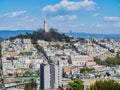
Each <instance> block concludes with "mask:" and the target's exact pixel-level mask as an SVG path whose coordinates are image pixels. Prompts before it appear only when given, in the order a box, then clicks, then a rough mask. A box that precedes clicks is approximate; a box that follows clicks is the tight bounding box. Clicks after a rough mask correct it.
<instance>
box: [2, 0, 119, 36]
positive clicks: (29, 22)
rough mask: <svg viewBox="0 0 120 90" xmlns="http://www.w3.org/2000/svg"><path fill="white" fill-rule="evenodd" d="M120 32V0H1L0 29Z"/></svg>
mask: <svg viewBox="0 0 120 90" xmlns="http://www.w3.org/2000/svg"><path fill="white" fill-rule="evenodd" d="M44 18H46V19H47V20H48V27H49V28H50V27H53V28H56V29H58V31H60V32H69V31H70V30H72V31H73V32H85V33H86V32H87V33H105V34H109V33H111V34H112V33H114V34H116V33H117V34H119V33H120V0H0V30H37V29H38V28H42V27H43V20H44Z"/></svg>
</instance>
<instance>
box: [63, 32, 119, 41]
mask: <svg viewBox="0 0 120 90" xmlns="http://www.w3.org/2000/svg"><path fill="white" fill-rule="evenodd" d="M64 34H66V35H70V36H73V37H75V38H78V37H79V38H112V39H120V34H94V33H74V32H72V33H64Z"/></svg>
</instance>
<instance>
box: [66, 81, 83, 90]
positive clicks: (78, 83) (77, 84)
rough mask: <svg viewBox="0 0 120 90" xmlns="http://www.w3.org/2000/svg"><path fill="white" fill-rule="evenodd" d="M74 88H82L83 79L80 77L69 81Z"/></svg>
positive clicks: (76, 89) (77, 89)
mask: <svg viewBox="0 0 120 90" xmlns="http://www.w3.org/2000/svg"><path fill="white" fill-rule="evenodd" d="M68 84H69V85H70V86H71V87H73V88H74V90H82V81H81V80H80V79H75V80H74V81H73V82H69V83H68Z"/></svg>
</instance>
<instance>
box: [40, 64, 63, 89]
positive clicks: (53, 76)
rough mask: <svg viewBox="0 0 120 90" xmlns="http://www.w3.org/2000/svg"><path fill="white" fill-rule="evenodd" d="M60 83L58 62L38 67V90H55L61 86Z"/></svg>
mask: <svg viewBox="0 0 120 90" xmlns="http://www.w3.org/2000/svg"><path fill="white" fill-rule="evenodd" d="M61 81H62V68H61V64H60V63H59V62H58V63H57V64H54V63H50V64H44V63H42V64H41V65H40V90H50V89H53V90H55V89H56V88H58V87H59V86H61Z"/></svg>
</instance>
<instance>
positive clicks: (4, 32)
mask: <svg viewBox="0 0 120 90" xmlns="http://www.w3.org/2000/svg"><path fill="white" fill-rule="evenodd" d="M26 32H29V33H32V32H33V30H16V31H13V30H0V37H2V38H5V39H6V38H9V37H13V36H17V35H19V34H25V33H26Z"/></svg>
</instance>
